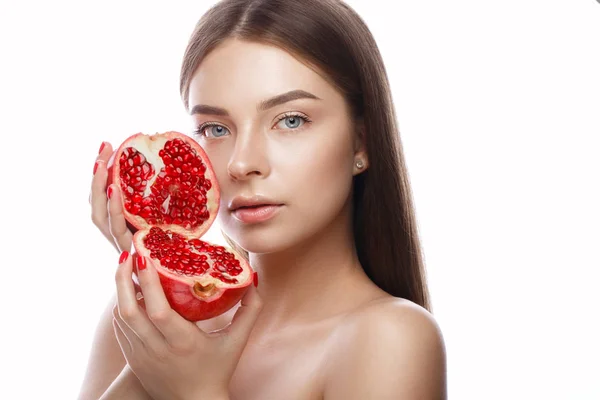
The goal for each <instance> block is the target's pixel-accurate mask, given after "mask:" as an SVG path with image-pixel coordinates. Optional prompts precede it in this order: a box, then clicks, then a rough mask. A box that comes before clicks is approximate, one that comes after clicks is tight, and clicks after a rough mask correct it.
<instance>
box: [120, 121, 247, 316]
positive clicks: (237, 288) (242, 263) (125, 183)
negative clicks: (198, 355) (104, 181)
mask: <svg viewBox="0 0 600 400" xmlns="http://www.w3.org/2000/svg"><path fill="white" fill-rule="evenodd" d="M108 166H109V182H108V183H109V184H110V183H111V182H113V183H115V184H116V186H117V187H118V188H119V189H120V191H121V194H122V196H121V199H122V203H123V213H124V215H125V219H126V220H127V221H128V222H129V224H130V225H131V226H132V228H133V229H132V230H134V231H135V234H134V235H133V246H134V248H135V251H136V252H137V253H139V254H140V255H143V256H147V257H150V258H152V259H153V260H155V265H157V270H158V274H159V277H160V281H161V284H162V287H163V289H164V292H165V295H166V297H167V300H168V301H169V304H170V305H171V307H172V308H173V309H174V310H175V311H177V312H178V313H179V314H180V315H181V316H182V317H184V318H185V319H187V320H189V321H201V320H205V319H210V318H214V317H216V316H217V315H220V314H222V313H224V312H226V311H227V310H229V309H231V308H232V307H233V306H234V305H235V304H236V303H237V302H239V301H240V299H241V298H242V296H243V295H244V293H245V292H246V290H247V289H248V287H249V286H250V284H252V282H253V277H254V272H253V270H252V268H251V267H250V265H249V264H248V262H247V261H246V260H245V259H244V258H243V257H241V256H240V255H239V254H238V253H236V252H235V251H234V250H233V249H230V248H227V247H224V246H218V245H214V244H211V243H208V242H205V241H202V240H200V238H201V237H202V235H204V233H206V231H207V230H208V229H209V228H210V226H211V225H212V223H213V222H214V220H215V218H216V216H217V212H218V210H219V200H220V192H219V185H218V182H217V179H216V177H215V174H214V172H213V169H212V166H211V164H210V161H209V159H208V157H207V155H206V153H205V152H204V150H203V149H202V147H201V146H200V145H199V144H198V143H197V142H196V141H194V140H193V139H191V138H190V137H188V136H186V135H184V134H182V133H179V132H175V131H169V132H165V133H156V134H153V135H146V134H143V133H137V134H135V135H133V136H131V137H129V138H128V139H126V140H125V141H124V142H123V144H121V146H120V147H119V148H118V149H117V151H115V153H114V154H113V156H112V157H111V159H110V160H109V164H108Z"/></svg>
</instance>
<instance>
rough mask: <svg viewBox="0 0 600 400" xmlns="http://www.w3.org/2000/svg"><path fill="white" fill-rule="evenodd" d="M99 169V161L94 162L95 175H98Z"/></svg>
mask: <svg viewBox="0 0 600 400" xmlns="http://www.w3.org/2000/svg"><path fill="white" fill-rule="evenodd" d="M97 170H98V161H96V163H95V164H94V175H96V171H97Z"/></svg>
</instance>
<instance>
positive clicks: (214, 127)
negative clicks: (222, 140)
mask: <svg viewBox="0 0 600 400" xmlns="http://www.w3.org/2000/svg"><path fill="white" fill-rule="evenodd" d="M206 128H210V129H208V131H209V133H208V134H206V133H204V131H206V130H207V129H206ZM228 131H229V130H228V129H227V128H225V127H224V126H222V125H218V124H216V123H214V122H207V123H206V124H203V125H201V126H200V127H198V129H196V130H195V131H194V133H195V134H197V135H200V136H204V137H217V138H218V137H223V136H225V135H226V132H228Z"/></svg>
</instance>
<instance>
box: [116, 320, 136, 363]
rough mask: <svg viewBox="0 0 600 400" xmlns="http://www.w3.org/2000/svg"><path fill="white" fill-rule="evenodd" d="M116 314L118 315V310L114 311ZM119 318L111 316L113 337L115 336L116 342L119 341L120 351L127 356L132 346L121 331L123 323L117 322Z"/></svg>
mask: <svg viewBox="0 0 600 400" xmlns="http://www.w3.org/2000/svg"><path fill="white" fill-rule="evenodd" d="M114 314H115V312H113V315H114ZM116 314H117V316H118V312H116ZM119 320H120V318H119V319H117V318H116V317H115V318H113V328H114V330H115V337H116V338H117V342H119V346H120V347H121V352H122V353H123V355H124V356H125V357H126V358H127V357H129V355H130V354H131V352H132V346H131V342H130V341H129V339H128V338H127V336H126V335H125V333H124V332H123V328H124V327H123V325H125V324H124V323H122V322H119Z"/></svg>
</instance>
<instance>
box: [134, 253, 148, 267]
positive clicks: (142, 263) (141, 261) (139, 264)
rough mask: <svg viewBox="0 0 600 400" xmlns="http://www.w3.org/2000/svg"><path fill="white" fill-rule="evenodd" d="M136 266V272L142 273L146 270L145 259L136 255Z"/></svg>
mask: <svg viewBox="0 0 600 400" xmlns="http://www.w3.org/2000/svg"><path fill="white" fill-rule="evenodd" d="M136 261H137V262H136V266H137V269H138V271H143V270H145V269H146V259H145V258H144V257H142V256H140V255H139V254H138V255H137V260H136Z"/></svg>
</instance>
